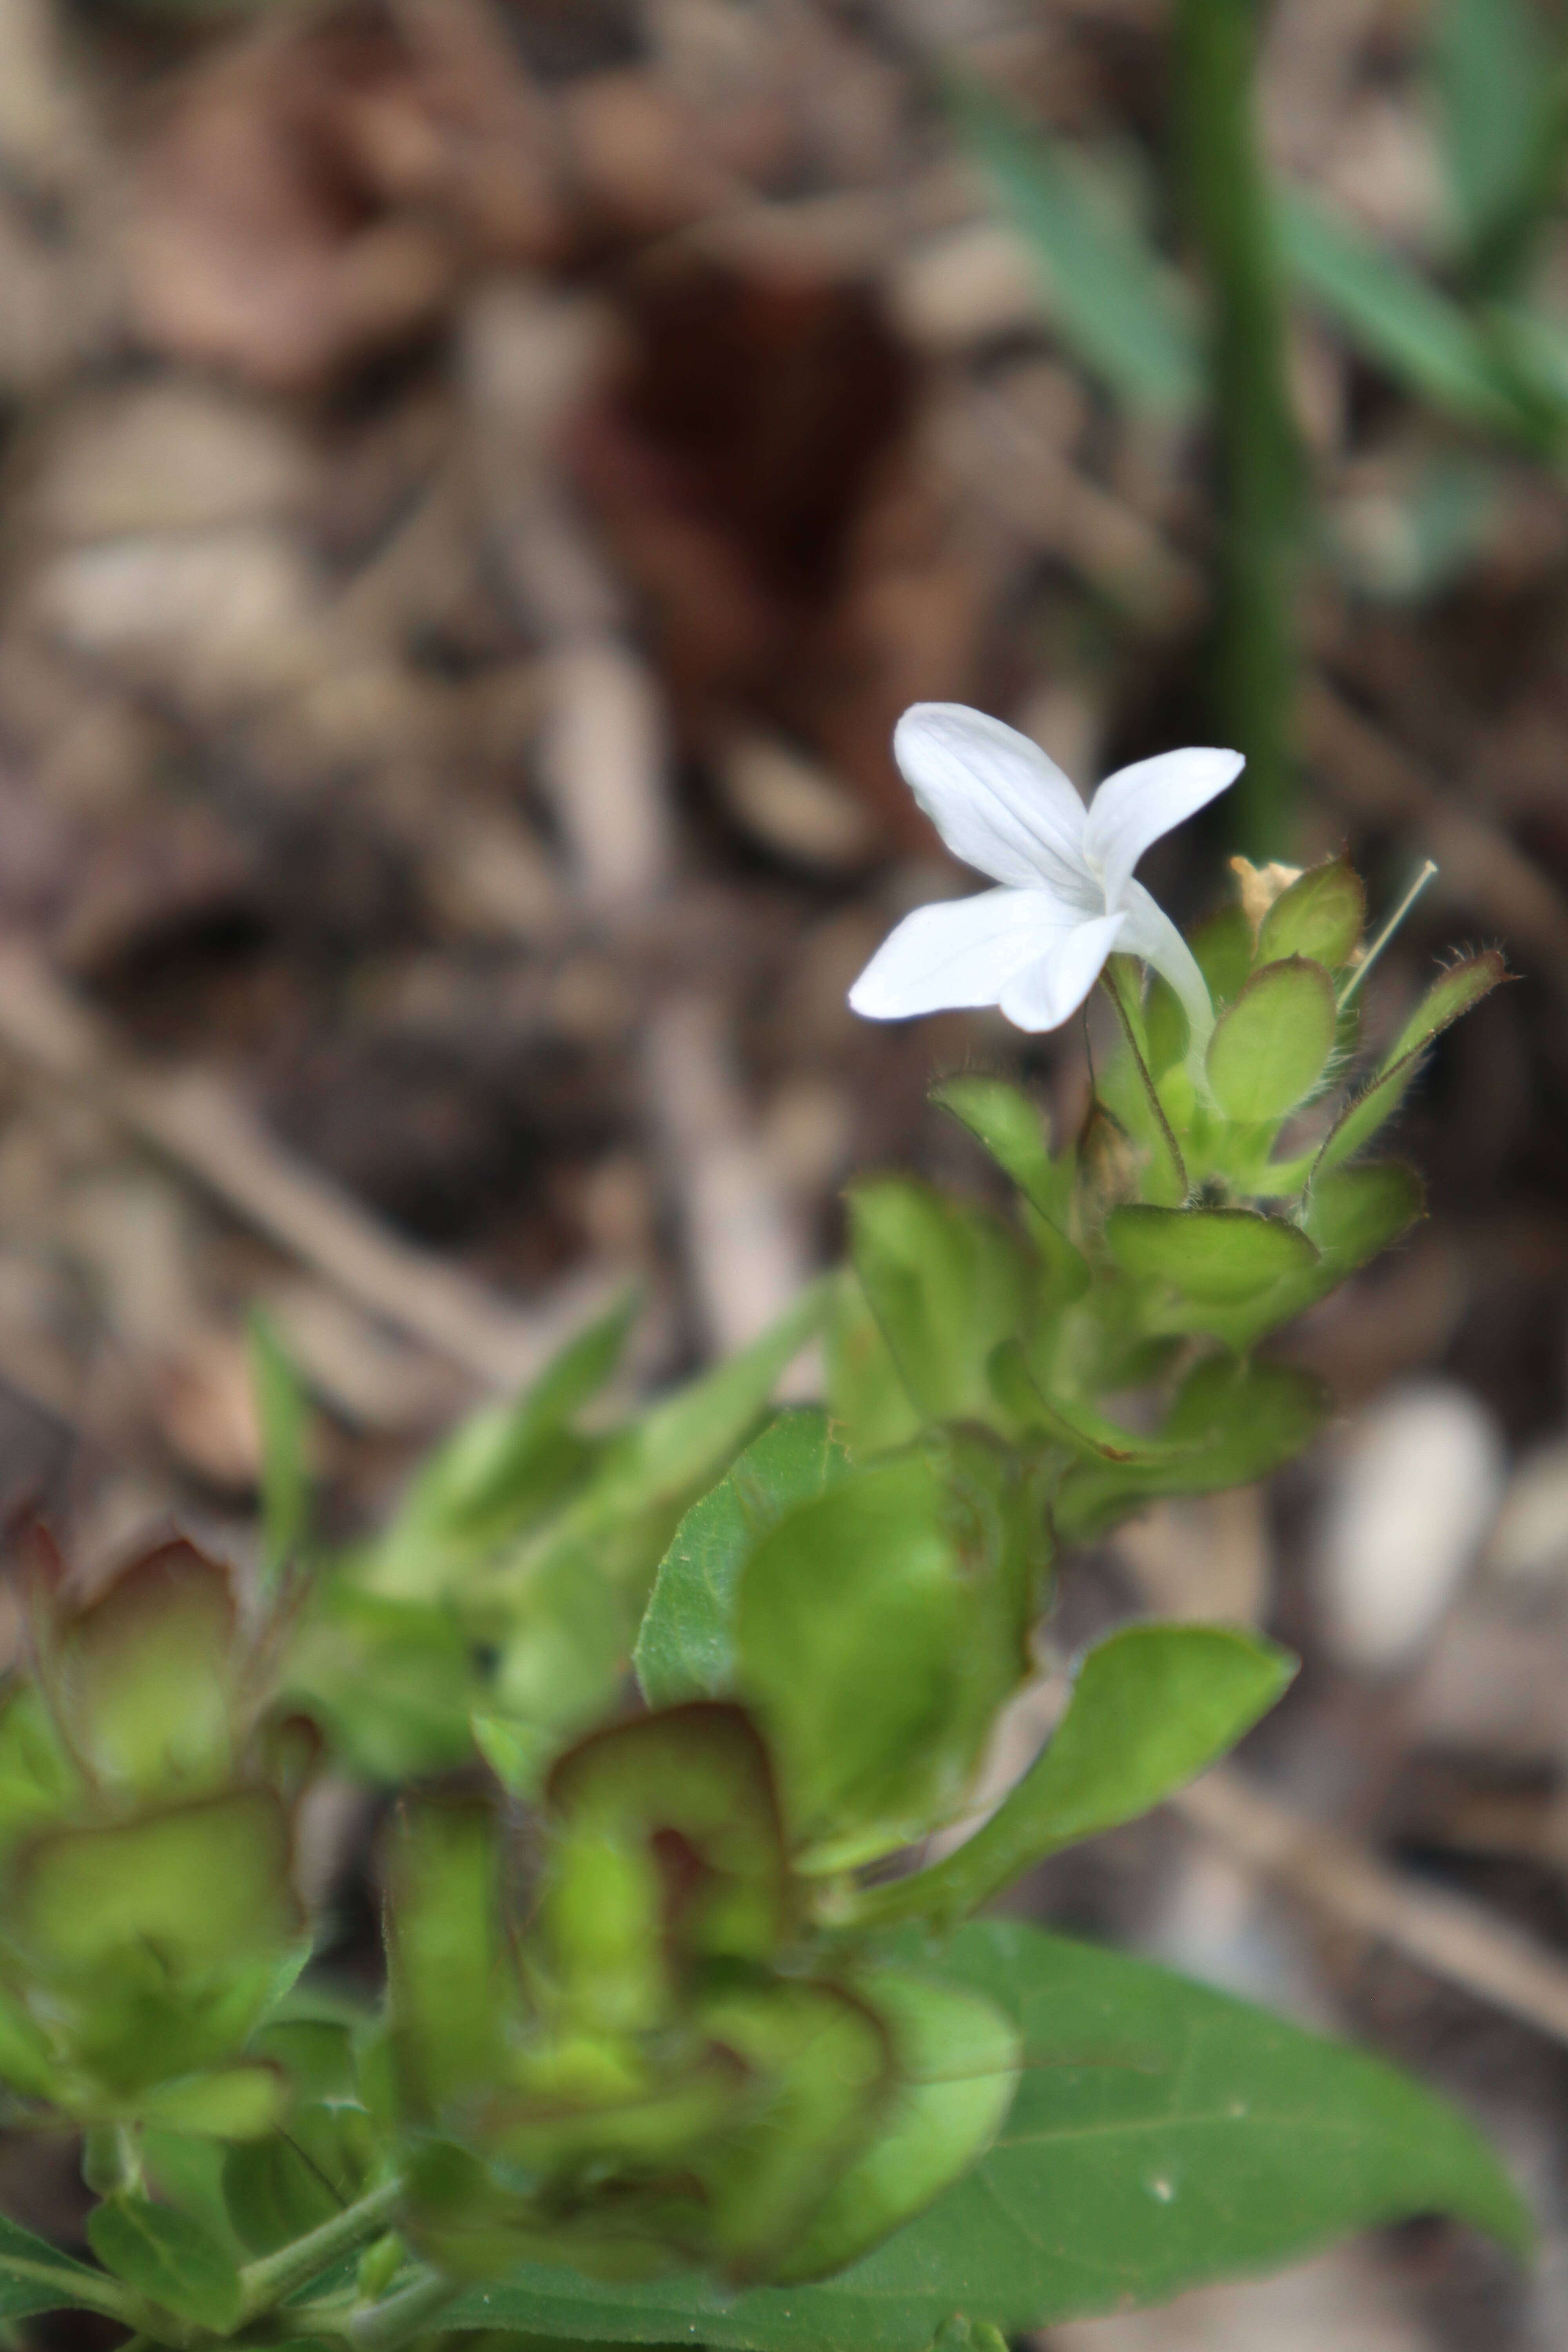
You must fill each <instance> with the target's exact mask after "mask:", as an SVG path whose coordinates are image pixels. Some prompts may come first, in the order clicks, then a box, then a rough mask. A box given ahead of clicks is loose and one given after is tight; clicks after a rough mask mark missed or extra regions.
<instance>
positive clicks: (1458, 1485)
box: [1316, 1381, 1504, 1674]
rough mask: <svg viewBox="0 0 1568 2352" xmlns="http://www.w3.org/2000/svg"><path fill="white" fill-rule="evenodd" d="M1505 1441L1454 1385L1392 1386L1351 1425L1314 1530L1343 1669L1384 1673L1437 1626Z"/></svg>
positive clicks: (1467, 1558) (1477, 1534)
mask: <svg viewBox="0 0 1568 2352" xmlns="http://www.w3.org/2000/svg"><path fill="white" fill-rule="evenodd" d="M1503 1475H1504V1454H1503V1442H1502V1438H1501V1435H1500V1432H1499V1430H1498V1427H1497V1424H1496V1423H1495V1422H1494V1421H1493V1419H1492V1416H1491V1414H1490V1413H1489V1412H1488V1411H1487V1408H1486V1407H1485V1405H1483V1404H1482V1403H1481V1402H1480V1400H1479V1397H1476V1396H1474V1395H1472V1393H1471V1392H1470V1391H1469V1390H1468V1389H1466V1388H1461V1387H1459V1386H1458V1384H1457V1383H1456V1382H1454V1381H1413V1382H1411V1383H1410V1384H1409V1385H1407V1386H1406V1387H1404V1388H1401V1389H1396V1390H1395V1391H1394V1393H1393V1394H1392V1395H1391V1396H1389V1397H1387V1398H1386V1399H1385V1400H1384V1402H1382V1403H1381V1404H1379V1405H1377V1406H1375V1407H1374V1408H1373V1410H1372V1411H1371V1412H1368V1413H1366V1414H1365V1415H1364V1416H1363V1419H1362V1421H1361V1422H1360V1423H1359V1425H1358V1426H1357V1427H1356V1428H1355V1429H1353V1430H1352V1433H1350V1436H1349V1439H1348V1442H1347V1444H1345V1446H1344V1447H1343V1449H1342V1452H1341V1454H1340V1456H1339V1459H1338V1461H1337V1463H1336V1464H1335V1465H1334V1466H1333V1469H1332V1471H1331V1483H1330V1488H1329V1493H1328V1496H1327V1497H1326V1499H1325V1503H1324V1506H1323V1511H1322V1516H1321V1520H1320V1522H1319V1527H1318V1539H1317V1546H1316V1569H1317V1586H1318V1595H1319V1599H1320V1601H1321V1608H1322V1616H1323V1630H1324V1633H1325V1635H1326V1637H1327V1639H1328V1642H1329V1643H1330V1646H1331V1648H1332V1650H1333V1651H1334V1653H1335V1654H1337V1655H1338V1656H1339V1657H1340V1658H1341V1659H1342V1662H1343V1663H1344V1664H1346V1665H1350V1666H1355V1667H1358V1668H1360V1669H1361V1671H1362V1672H1363V1673H1366V1674H1388V1673H1392V1672H1394V1671H1396V1670H1397V1669H1398V1668H1400V1667H1402V1666H1405V1665H1408V1664H1411V1663H1412V1662H1413V1661H1414V1659H1415V1656H1416V1655H1417V1654H1418V1653H1419V1652H1420V1651H1421V1649H1422V1648H1423V1646H1424V1645H1425V1643H1426V1641H1427V1639H1428V1637H1429V1636H1430V1635H1431V1634H1432V1633H1434V1632H1435V1630H1436V1626H1437V1624H1438V1622H1439V1621H1440V1619H1441V1618H1442V1616H1443V1614H1444V1612H1445V1611H1446V1610H1447V1607H1448V1604H1449V1602H1450V1601H1452V1600H1453V1598H1454V1596H1455V1594H1456V1593H1457V1592H1458V1589H1459V1586H1460V1585H1461V1583H1462V1582H1463V1580H1464V1579H1465V1576H1466V1573H1467V1571H1468V1569H1469V1567H1470V1565H1471V1563H1472V1562H1473V1560H1474V1559H1475V1558H1476V1555H1477V1554H1478V1552H1479V1549H1480V1547H1481V1543H1482V1541H1483V1539H1484V1538H1485V1536H1486V1534H1487V1531H1488V1529H1489V1527H1490V1526H1491V1523H1492V1520H1493V1518H1494V1517H1495V1515H1496V1512H1497V1509H1498V1506H1499V1503H1500V1500H1501V1496H1502V1486H1503Z"/></svg>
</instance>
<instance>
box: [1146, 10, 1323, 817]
mask: <svg viewBox="0 0 1568 2352" xmlns="http://www.w3.org/2000/svg"><path fill="white" fill-rule="evenodd" d="M1257 20H1258V8H1257V5H1256V0H1178V6H1177V11H1176V51H1177V89H1178V93H1179V96H1178V124H1179V132H1180V147H1181V163H1182V172H1183V182H1184V187H1185V191H1186V197H1187V205H1188V211H1189V215H1190V219H1191V224H1192V228H1193V231H1194V236H1195V237H1196V240H1197V243H1198V246H1199V248H1200V250H1201V252H1202V256H1203V259H1204V263H1205V269H1206V272H1207V276H1208V281H1209V297H1210V302H1211V306H1212V362H1213V383H1214V394H1215V415H1216V425H1217V436H1218V461H1219V499H1220V542H1219V549H1218V574H1219V576H1218V582H1217V590H1218V593H1217V597H1216V608H1215V704H1216V716H1217V718H1218V719H1219V722H1220V727H1221V730H1222V740H1225V741H1226V742H1229V743H1233V744H1234V745H1235V747H1236V749H1237V751H1245V752H1246V754H1247V766H1246V769H1245V770H1244V772H1243V773H1242V775H1241V778H1240V780H1239V782H1237V785H1236V788H1235V791H1234V793H1232V794H1231V796H1230V799H1229V802H1228V803H1227V805H1228V807H1229V810H1230V814H1231V819H1232V822H1233V824H1234V825H1235V827H1236V831H1237V836H1238V838H1239V839H1240V841H1241V844H1242V845H1243V846H1244V847H1245V848H1246V849H1247V851H1248V852H1249V854H1250V855H1252V856H1273V855H1275V854H1277V853H1279V851H1281V850H1283V849H1285V848H1287V847H1289V837H1290V831H1291V822H1290V820H1291V812H1292V807H1293V804H1294V801H1295V796H1296V735H1295V712H1296V694H1297V649H1296V614H1295V602H1296V574H1297V566H1298V561H1299V557H1300V538H1301V522H1302V495H1303V487H1304V472H1303V467H1302V462H1301V452H1300V446H1299V443H1298V439H1297V434H1296V428H1295V423H1294V419H1293V417H1292V415H1291V411H1290V403H1289V392H1288V389H1287V380H1286V366H1285V302H1284V290H1283V289H1284V271H1283V268H1282V264H1281V261H1280V257H1279V250H1278V246H1277V240H1276V235H1275V227H1274V218H1273V209H1272V204H1271V200H1270V195H1269V191H1268V183H1267V180H1266V178H1265V176H1264V173H1263V170H1262V166H1261V164H1260V163H1259V160H1258V149H1257V142H1256V138H1255V135H1254V129H1253V121H1252V80H1253V68H1254V63H1255V58H1256V51H1257Z"/></svg>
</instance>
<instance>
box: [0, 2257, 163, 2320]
mask: <svg viewBox="0 0 1568 2352" xmlns="http://www.w3.org/2000/svg"><path fill="white" fill-rule="evenodd" d="M5 2275H6V2277H7V2278H19V2279H36V2280H37V2283H38V2284H39V2285H40V2286H45V2287H47V2288H49V2289H50V2291H51V2292H54V2291H57V2290H58V2294H59V2298H60V2305H59V2307H60V2309H61V2310H62V2311H100V2312H102V2313H103V2315H104V2316H105V2318H107V2319H118V2320H120V2321H121V2323H122V2324H123V2325H124V2326H127V2327H129V2326H131V2325H132V2319H131V2314H132V2307H133V2300H134V2299H133V2298H132V2294H130V2291H129V2290H128V2289H127V2288H125V2287H122V2286H121V2284H120V2282H119V2280H118V2279H112V2278H110V2275H109V2273H108V2272H107V2271H105V2272H102V2273H99V2272H97V2271H89V2270H85V2269H83V2270H76V2269H71V2270H67V2269H66V2268H65V2267H64V2266H63V2264H62V2266H61V2267H60V2268H59V2269H58V2270H57V2269H56V2268H55V2265H54V2264H53V2263H34V2262H29V2261H28V2260H27V2258H26V2255H24V2254H13V2253H9V2252H8V2253H7V2254H6V2256H5Z"/></svg>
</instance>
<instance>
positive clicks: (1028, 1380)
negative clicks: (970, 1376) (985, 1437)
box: [991, 1339, 1197, 1466]
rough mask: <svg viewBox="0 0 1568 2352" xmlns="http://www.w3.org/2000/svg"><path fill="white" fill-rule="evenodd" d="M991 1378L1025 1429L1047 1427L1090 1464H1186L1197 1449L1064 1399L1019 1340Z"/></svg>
mask: <svg viewBox="0 0 1568 2352" xmlns="http://www.w3.org/2000/svg"><path fill="white" fill-rule="evenodd" d="M991 1377H992V1379H993V1381H994V1383H995V1386H996V1390H997V1392H998V1394H999V1395H1000V1396H1001V1397H1002V1398H1003V1400H1004V1401H1005V1403H1006V1406H1007V1409H1008V1411H1009V1412H1010V1413H1011V1414H1012V1415H1013V1418H1014V1419H1015V1420H1016V1422H1017V1423H1018V1424H1019V1426H1020V1427H1021V1428H1024V1429H1028V1428H1030V1427H1033V1428H1036V1429H1042V1430H1044V1431H1046V1432H1047V1433H1048V1434H1049V1436H1050V1437H1051V1438H1052V1439H1053V1440H1054V1441H1055V1443H1056V1444H1058V1445H1065V1446H1067V1447H1068V1448H1069V1450H1070V1451H1071V1452H1072V1453H1074V1454H1082V1455H1084V1456H1085V1457H1086V1458H1087V1459H1089V1460H1090V1461H1100V1462H1117V1463H1133V1464H1138V1465H1149V1466H1152V1465H1159V1464H1163V1463H1167V1462H1173V1461H1183V1460H1185V1459H1186V1458H1187V1457H1188V1456H1189V1455H1191V1454H1194V1453H1195V1452H1196V1451H1197V1448H1196V1447H1195V1446H1194V1444H1192V1443H1190V1442H1189V1443H1185V1444H1170V1443H1169V1442H1168V1441H1167V1440H1166V1439H1165V1438H1163V1437H1148V1436H1144V1435H1142V1434H1140V1433H1139V1432H1137V1431H1136V1430H1131V1429H1124V1428H1123V1427H1122V1426H1121V1423H1120V1422H1115V1421H1110V1420H1108V1419H1107V1417H1106V1416H1105V1414H1104V1413H1100V1412H1095V1410H1094V1408H1093V1406H1092V1405H1088V1404H1085V1403H1084V1402H1083V1401H1082V1399H1081V1398H1079V1397H1073V1398H1071V1399H1068V1398H1066V1397H1058V1396H1054V1395H1052V1394H1051V1393H1050V1391H1048V1390H1047V1388H1046V1387H1045V1386H1044V1384H1043V1383H1042V1382H1041V1381H1039V1380H1038V1379H1037V1376H1036V1374H1035V1372H1034V1371H1033V1370H1032V1369H1031V1367H1030V1364H1029V1361H1028V1359H1027V1357H1026V1354H1025V1352H1024V1349H1023V1348H1022V1346H1021V1345H1020V1343H1019V1342H1018V1341H1017V1340H1016V1339H1009V1340H1007V1341H1006V1343H1005V1345H1004V1346H1003V1347H1001V1348H998V1349H997V1350H996V1354H995V1357H994V1360H993V1362H992V1367H991Z"/></svg>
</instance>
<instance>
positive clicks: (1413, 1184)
mask: <svg viewBox="0 0 1568 2352" xmlns="http://www.w3.org/2000/svg"><path fill="white" fill-rule="evenodd" d="M1425 1207H1426V1194H1425V1192H1424V1190H1423V1187H1422V1183H1421V1179H1420V1177H1419V1176H1417V1174H1416V1173H1415V1170H1414V1169H1413V1168H1406V1167H1405V1166H1404V1165H1403V1163H1402V1162H1400V1161H1399V1160H1380V1161H1378V1162H1377V1163H1376V1164H1375V1165H1373V1166H1372V1167H1360V1168H1335V1169H1330V1170H1329V1171H1327V1172H1326V1173H1325V1174H1324V1175H1322V1176H1321V1177H1319V1178H1318V1179H1317V1180H1316V1181H1315V1182H1314V1183H1313V1185H1312V1189H1311V1191H1310V1192H1309V1193H1308V1195H1307V1211H1306V1227H1307V1232H1308V1234H1310V1237H1311V1239H1312V1240H1313V1241H1314V1242H1315V1243H1316V1244H1317V1246H1318V1249H1319V1251H1320V1252H1321V1256H1322V1264H1323V1271H1324V1274H1325V1275H1326V1276H1327V1277H1328V1279H1329V1281H1330V1283H1331V1284H1332V1283H1338V1282H1342V1281H1343V1279H1344V1277H1345V1276H1346V1275H1347V1274H1352V1273H1353V1272H1354V1271H1355V1269H1356V1267H1357V1266H1358V1265H1365V1264H1366V1263H1367V1261H1368V1259H1369V1258H1374V1257H1376V1256H1377V1255H1378V1254H1379V1252H1380V1251H1382V1250H1385V1249H1388V1248H1390V1247H1391V1246H1392V1244H1394V1242H1396V1241H1397V1240H1398V1239H1399V1237H1400V1235H1401V1234H1405V1233H1408V1232H1409V1230H1410V1228H1411V1226H1412V1225H1413V1224H1415V1223H1416V1221H1417V1219H1418V1218H1419V1217H1421V1216H1422V1215H1423V1213H1424V1212H1425Z"/></svg>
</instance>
